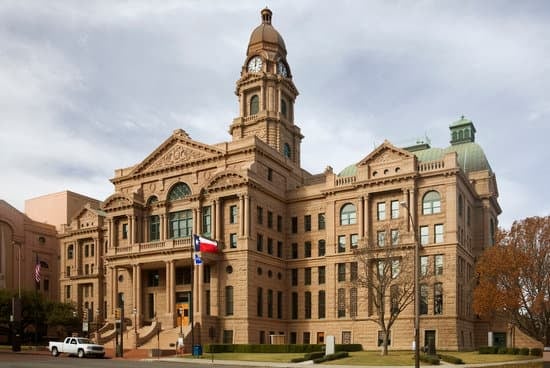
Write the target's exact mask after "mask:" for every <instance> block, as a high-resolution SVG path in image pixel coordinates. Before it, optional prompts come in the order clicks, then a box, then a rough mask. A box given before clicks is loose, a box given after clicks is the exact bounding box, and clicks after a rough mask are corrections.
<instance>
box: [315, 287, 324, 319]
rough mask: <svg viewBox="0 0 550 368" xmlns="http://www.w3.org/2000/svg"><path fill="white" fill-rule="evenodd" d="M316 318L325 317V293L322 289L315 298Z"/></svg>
mask: <svg viewBox="0 0 550 368" xmlns="http://www.w3.org/2000/svg"><path fill="white" fill-rule="evenodd" d="M317 303H318V304H317V309H318V310H317V314H318V318H325V317H326V295H325V291H324V290H320V291H319V299H318V300H317Z"/></svg>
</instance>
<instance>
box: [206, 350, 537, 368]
mask: <svg viewBox="0 0 550 368" xmlns="http://www.w3.org/2000/svg"><path fill="white" fill-rule="evenodd" d="M439 353H441V354H445V355H452V356H455V357H457V358H461V359H462V360H463V361H464V362H465V363H466V364H477V363H499V362H510V361H519V360H530V359H536V357H532V356H525V355H509V354H479V353H478V352H475V351H474V352H457V351H450V352H446V351H441V352H439ZM349 355H350V356H349V357H348V358H343V359H338V360H332V361H329V362H325V363H323V364H324V365H365V366H369V365H370V366H411V365H414V358H413V357H414V355H413V353H412V352H411V351H390V352H389V353H388V355H387V356H381V355H380V352H379V351H357V352H352V353H349ZM303 356H304V354H301V353H278V354H267V353H216V354H214V360H242V361H254V362H275V363H288V362H290V360H291V359H292V358H301V357H303ZM202 359H212V355H211V354H209V353H205V354H204V355H203V356H202ZM421 364H422V365H424V366H428V364H425V363H422V362H421Z"/></svg>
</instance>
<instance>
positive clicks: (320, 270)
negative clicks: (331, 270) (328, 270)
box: [317, 266, 326, 285]
mask: <svg viewBox="0 0 550 368" xmlns="http://www.w3.org/2000/svg"><path fill="white" fill-rule="evenodd" d="M317 273H318V275H317V276H318V283H319V285H322V284H324V283H325V281H326V278H325V266H319V268H318V269H317Z"/></svg>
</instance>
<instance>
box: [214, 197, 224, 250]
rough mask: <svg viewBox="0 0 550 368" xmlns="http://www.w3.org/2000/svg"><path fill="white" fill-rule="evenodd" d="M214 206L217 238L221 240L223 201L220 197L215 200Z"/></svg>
mask: <svg viewBox="0 0 550 368" xmlns="http://www.w3.org/2000/svg"><path fill="white" fill-rule="evenodd" d="M214 208H215V209H216V211H215V212H216V220H215V221H214V224H216V232H215V234H216V235H215V239H216V240H220V239H221V238H222V227H223V224H222V211H223V209H222V201H221V199H218V200H216V201H214Z"/></svg>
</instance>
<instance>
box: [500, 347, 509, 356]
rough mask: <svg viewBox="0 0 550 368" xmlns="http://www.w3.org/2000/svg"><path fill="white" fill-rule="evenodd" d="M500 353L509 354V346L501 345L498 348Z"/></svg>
mask: <svg viewBox="0 0 550 368" xmlns="http://www.w3.org/2000/svg"><path fill="white" fill-rule="evenodd" d="M498 354H508V348H506V347H505V346H501V347H499V348H498Z"/></svg>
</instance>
